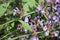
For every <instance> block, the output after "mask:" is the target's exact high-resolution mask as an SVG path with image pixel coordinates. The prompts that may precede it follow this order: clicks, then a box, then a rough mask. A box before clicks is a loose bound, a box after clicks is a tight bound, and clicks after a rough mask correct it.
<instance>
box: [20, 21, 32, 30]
mask: <svg viewBox="0 0 60 40" xmlns="http://www.w3.org/2000/svg"><path fill="white" fill-rule="evenodd" d="M19 22H21V23H22V26H23V27H24V28H25V29H26V30H29V31H32V29H31V27H30V26H29V25H28V24H27V23H25V22H24V21H22V20H19Z"/></svg>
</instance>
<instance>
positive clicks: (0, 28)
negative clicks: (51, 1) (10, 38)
mask: <svg viewBox="0 0 60 40" xmlns="http://www.w3.org/2000/svg"><path fill="white" fill-rule="evenodd" d="M14 20H15V19H13V20H10V21H9V22H7V23H5V24H2V25H0V30H2V29H3V27H4V25H7V24H9V23H11V22H13V21H14Z"/></svg>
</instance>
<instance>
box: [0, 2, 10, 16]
mask: <svg viewBox="0 0 60 40" xmlns="http://www.w3.org/2000/svg"><path fill="white" fill-rule="evenodd" d="M9 4H10V2H8V3H4V4H2V5H0V17H1V16H2V15H4V13H5V12H6V10H7V8H8V6H9Z"/></svg>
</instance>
